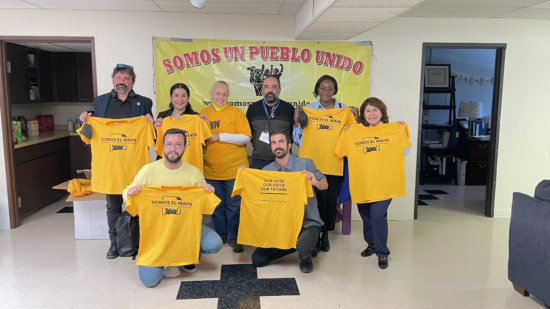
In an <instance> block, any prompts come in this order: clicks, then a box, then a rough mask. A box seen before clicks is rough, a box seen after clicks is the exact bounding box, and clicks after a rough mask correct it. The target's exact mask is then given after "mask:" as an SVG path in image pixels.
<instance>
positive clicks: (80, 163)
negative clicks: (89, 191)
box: [69, 136, 92, 179]
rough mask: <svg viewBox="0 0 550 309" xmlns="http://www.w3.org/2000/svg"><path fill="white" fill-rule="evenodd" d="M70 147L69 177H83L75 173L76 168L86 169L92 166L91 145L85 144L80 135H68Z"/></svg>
mask: <svg viewBox="0 0 550 309" xmlns="http://www.w3.org/2000/svg"><path fill="white" fill-rule="evenodd" d="M69 142H70V147H71V178H72V179H74V178H85V177H84V175H82V174H77V173H76V171H77V170H86V169H91V168H92V147H91V146H90V145H86V144H85V143H84V142H83V141H82V139H80V136H71V137H69Z"/></svg>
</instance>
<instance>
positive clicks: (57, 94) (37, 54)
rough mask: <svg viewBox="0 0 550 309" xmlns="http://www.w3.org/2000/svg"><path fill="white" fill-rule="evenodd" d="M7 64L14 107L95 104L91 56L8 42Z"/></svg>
mask: <svg viewBox="0 0 550 309" xmlns="http://www.w3.org/2000/svg"><path fill="white" fill-rule="evenodd" d="M29 55H31V56H30V57H32V59H33V60H32V61H31V60H29ZM6 61H7V63H8V95H9V98H10V103H12V104H19V103H35V102H78V101H81V102H91V101H93V96H94V94H93V75H92V55H91V53H55V52H47V51H42V50H37V49H35V48H31V47H26V46H23V45H17V44H12V43H6ZM31 89H32V90H33V92H34V93H36V97H35V99H34V100H31V95H30V91H31Z"/></svg>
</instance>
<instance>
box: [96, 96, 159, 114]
mask: <svg viewBox="0 0 550 309" xmlns="http://www.w3.org/2000/svg"><path fill="white" fill-rule="evenodd" d="M110 99H111V93H110V92H108V93H106V94H102V95H100V96H97V97H95V98H94V110H95V113H94V116H96V117H100V118H105V113H106V112H107V106H108V105H109V100H110ZM130 100H131V101H132V117H138V116H145V115H147V114H149V115H151V117H152V116H153V113H152V111H151V109H152V107H153V101H151V99H149V98H147V97H144V96H140V95H139V94H137V93H135V95H134V96H132V97H130Z"/></svg>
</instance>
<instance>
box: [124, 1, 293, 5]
mask: <svg viewBox="0 0 550 309" xmlns="http://www.w3.org/2000/svg"><path fill="white" fill-rule="evenodd" d="M115 1H116V0H115ZM137 1H143V0H137ZM163 1H165V2H181V3H183V2H189V0H163ZM283 1H284V0H206V6H208V4H211V3H231V4H235V3H241V4H242V3H252V4H254V3H259V4H281V3H283Z"/></svg>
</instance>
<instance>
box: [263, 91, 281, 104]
mask: <svg viewBox="0 0 550 309" xmlns="http://www.w3.org/2000/svg"><path fill="white" fill-rule="evenodd" d="M278 99H279V97H277V95H275V94H274V93H273V92H268V93H266V94H265V95H264V100H265V101H266V102H267V103H269V104H271V103H275V102H277V100H278Z"/></svg>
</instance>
